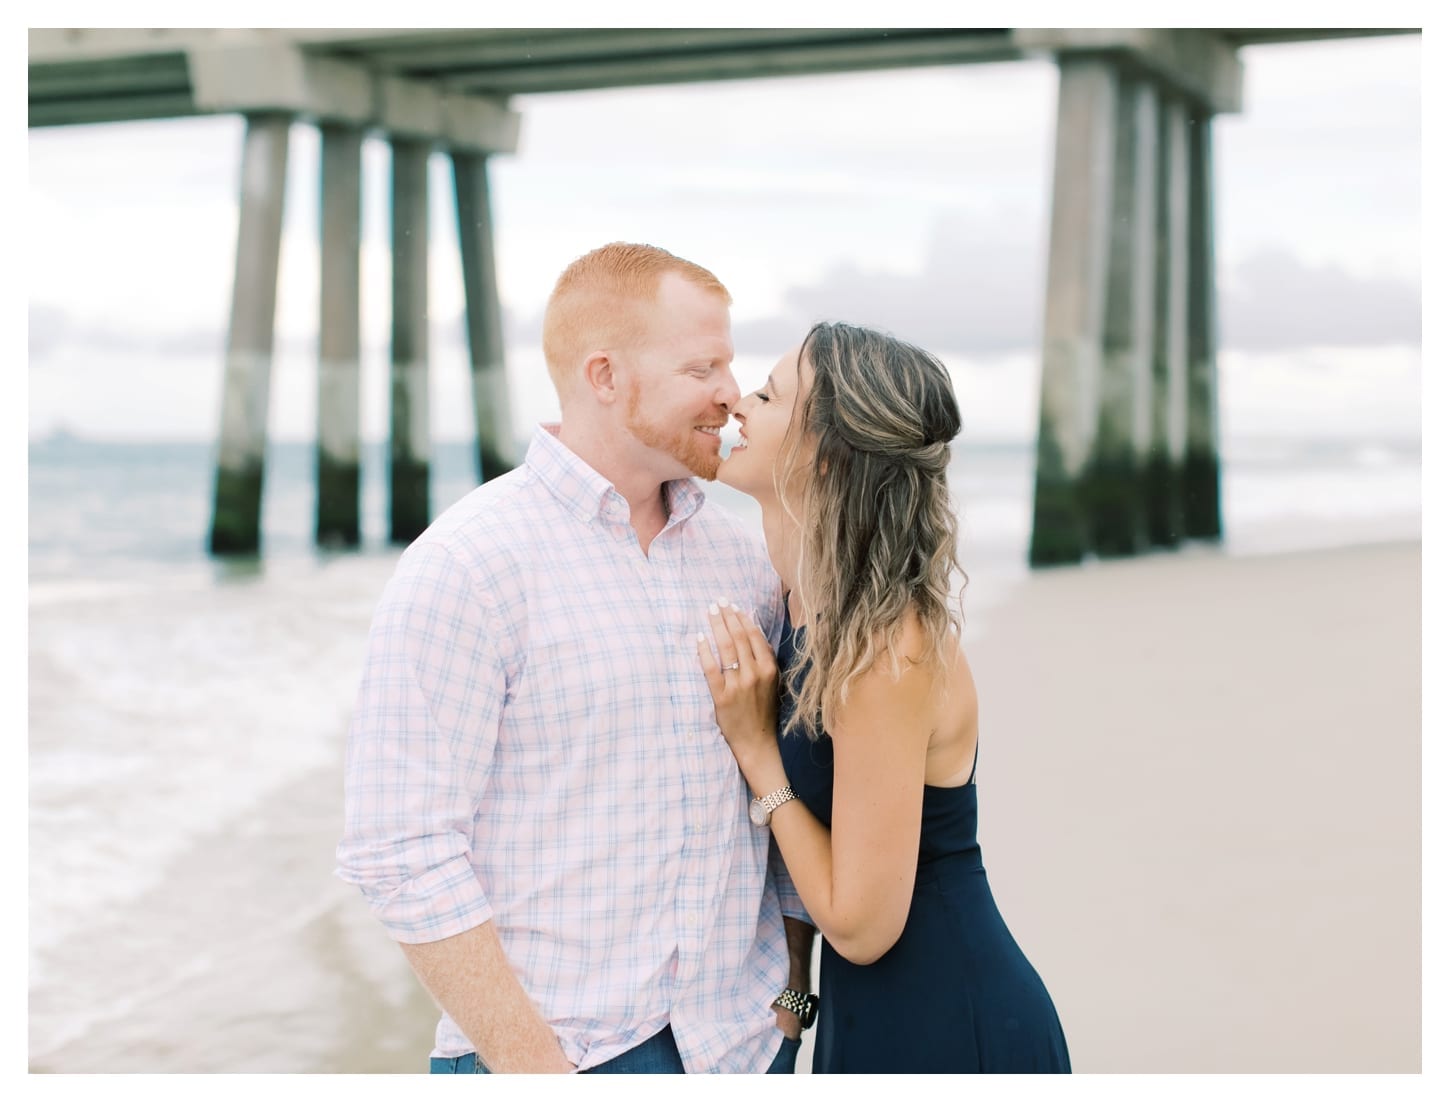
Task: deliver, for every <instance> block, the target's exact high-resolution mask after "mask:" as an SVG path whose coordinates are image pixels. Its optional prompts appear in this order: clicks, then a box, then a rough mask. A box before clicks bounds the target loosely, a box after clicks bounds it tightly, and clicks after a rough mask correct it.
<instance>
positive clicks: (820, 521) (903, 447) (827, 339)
mask: <svg viewBox="0 0 1450 1102" xmlns="http://www.w3.org/2000/svg"><path fill="white" fill-rule="evenodd" d="M735 416H736V418H737V419H738V420H739V422H740V436H741V440H740V444H739V445H738V446H737V447H736V448H734V449H733V450H732V451H731V453H730V455H729V457H728V458H727V459H726V460H725V461H724V463H722V464H721V467H720V470H719V474H718V477H719V479H720V481H721V482H724V483H725V484H726V485H729V486H732V487H734V488H736V489H738V490H742V491H744V492H745V493H748V494H750V495H751V496H752V497H754V498H755V499H756V500H757V501H758V502H759V503H760V506H761V511H762V518H763V522H764V526H765V536H766V543H767V545H768V547H769V550H770V556H771V559H772V560H773V562H774V564H775V568H776V571H777V572H778V573H779V574H780V577H781V580H782V583H783V585H784V588H785V591H786V607H787V610H788V612H789V619H788V622H787V627H786V632H785V637H784V639H783V640H782V643H781V647H780V651H779V653H778V654H774V653H772V651H771V648H770V645H769V643H768V642H767V640H766V639H765V637H764V636H763V635H762V634H761V632H760V629H759V628H758V627H756V626H755V624H754V623H753V621H752V620H751V619H750V618H749V616H748V615H746V614H744V613H742V612H741V611H740V610H739V609H737V608H735V607H733V606H726V607H719V608H717V606H713V605H712V606H711V611H710V624H711V630H712V632H713V636H714V638H713V641H712V640H708V639H706V637H705V636H704V635H701V636H700V640H699V648H700V663H701V667H702V669H703V670H704V672H705V677H706V680H707V681H708V682H709V685H710V691H711V693H712V694H713V695H714V698H715V709H716V715H717V718H718V720H719V724H720V730H721V731H722V732H723V733H724V735H725V738H726V740H727V741H728V742H729V744H730V749H731V751H732V752H733V753H734V754H735V758H736V761H737V762H738V763H739V765H740V769H741V772H742V773H743V774H744V777H745V780H746V782H747V783H748V785H749V786H750V789H751V791H752V792H753V793H754V795H755V797H756V799H755V800H754V801H753V805H752V809H751V811H752V815H751V817H752V819H753V820H754V821H756V822H757V823H762V821H764V822H765V823H768V825H769V829H770V830H771V831H772V832H773V833H774V835H775V840H776V843H777V844H778V845H779V847H780V851H781V854H782V856H783V857H784V858H785V862H786V866H787V867H788V868H789V870H790V873H791V876H792V878H793V879H794V881H795V885H796V888H797V890H798V891H799V892H800V895H801V899H802V900H803V901H804V903H805V906H806V909H807V910H808V911H809V912H810V914H811V917H812V919H813V921H814V922H815V924H816V926H817V928H819V930H820V931H821V935H822V938H823V941H824V946H823V948H822V956H821V991H820V1009H819V1016H818V1018H817V1022H818V1027H817V1028H818V1029H819V1031H820V1032H819V1035H818V1037H817V1039H816V1048H815V1066H814V1070H815V1071H816V1072H855V1071H860V1072H969V1071H980V1072H1028V1071H1040V1072H1066V1071H1068V1070H1069V1063H1068V1054H1067V1043H1066V1040H1065V1039H1064V1037H1063V1033H1062V1027H1061V1025H1060V1024H1059V1022H1058V1018H1057V1012H1056V1010H1055V1009H1054V1007H1053V1004H1052V999H1051V997H1050V996H1049V995H1048V993H1047V990H1046V988H1045V987H1044V986H1043V984H1042V981H1041V979H1040V978H1039V977H1038V975H1037V973H1036V972H1035V971H1034V970H1033V968H1032V965H1031V964H1030V963H1028V961H1027V958H1026V957H1025V956H1024V955H1023V954H1022V951H1021V949H1019V948H1018V946H1017V943H1016V942H1015V941H1014V940H1013V939H1012V935H1011V933H1009V932H1008V930H1007V927H1006V925H1005V924H1004V923H1003V921H1002V918H1001V915H1000V914H999V913H998V911H997V906H996V904H995V902H994V901H993V899H992V893H991V890H990V888H989V887H988V885H987V878H986V873H985V872H984V870H983V867H982V860H981V851H980V849H979V848H978V846H977V841H976V827H977V790H976V784H975V781H976V755H977V696H976V689H975V687H974V685H973V682H972V673H971V670H970V669H969V668H968V666H967V660H966V657H965V655H964V654H963V653H962V651H961V648H960V646H959V643H958V638H957V636H958V633H959V630H960V625H959V622H958V619H957V617H956V616H954V615H953V613H952V612H951V610H950V609H949V607H948V603H949V601H950V600H951V595H952V577H953V574H954V573H957V572H960V567H959V566H958V564H957V561H956V541H957V528H956V521H955V518H954V516H953V514H952V510H951V504H950V501H949V498H948V494H947V483H946V469H947V460H948V458H949V453H948V443H949V442H950V440H951V439H952V438H953V437H954V436H955V435H956V434H957V431H958V429H959V428H960V427H961V417H960V415H959V413H958V411H957V405H956V399H955V397H954V395H953V393H952V387H951V381H950V379H949V378H948V376H947V373H946V370H945V368H944V367H943V366H942V364H941V363H940V362H939V361H938V360H937V359H936V358H935V357H933V356H930V355H928V354H927V353H925V352H923V351H921V350H920V349H917V348H914V347H912V346H911V345H908V344H905V343H903V342H901V341H898V340H895V339H893V338H891V337H888V336H886V335H884V334H881V333H876V332H872V331H871V330H867V329H861V328H857V327H855V326H850V325H842V324H831V325H818V326H816V327H815V328H814V329H812V330H811V331H810V333H809V334H808V335H807V337H806V339H805V341H804V343H803V344H802V345H801V347H800V348H798V349H796V350H794V351H792V352H791V353H788V354H787V355H786V356H785V357H784V358H782V359H781V361H780V362H779V363H778V364H776V366H775V369H774V370H773V371H772V372H771V375H770V379H769V380H768V382H767V383H766V385H765V388H764V389H763V390H761V391H759V392H757V393H755V394H752V395H748V396H746V397H744V398H742V400H741V402H740V404H739V405H738V406H737V407H736V409H735ZM791 625H796V626H795V627H794V628H792V627H791ZM712 644H713V645H712ZM778 670H784V671H785V682H786V686H787V688H786V690H785V691H784V693H783V695H781V696H780V697H779V698H778V695H777V685H778V676H777V671H778ZM778 711H779V713H780V714H779V716H777V712H778Z"/></svg>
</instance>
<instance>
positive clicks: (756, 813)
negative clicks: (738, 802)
mask: <svg viewBox="0 0 1450 1102" xmlns="http://www.w3.org/2000/svg"><path fill="white" fill-rule="evenodd" d="M750 821H751V822H752V823H754V824H755V825H756V826H758V827H763V826H765V824H766V823H768V822H770V812H768V811H766V810H765V805H764V804H762V803H761V802H760V801H759V800H751V801H750Z"/></svg>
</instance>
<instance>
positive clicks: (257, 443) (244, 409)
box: [208, 114, 292, 555]
mask: <svg viewBox="0 0 1450 1102" xmlns="http://www.w3.org/2000/svg"><path fill="white" fill-rule="evenodd" d="M291 122H292V120H291V117H290V116H288V115H282V114H258V115H249V116H248V117H247V131H246V137H245V138H244V144H243V148H242V179H241V203H240V208H241V210H240V217H239V219H238V227H237V267H236V279H235V282H234V283H233V285H232V313H231V323H230V325H229V327H228V330H227V360H226V370H225V375H224V378H223V383H222V409H221V431H220V434H219V436H218V445H217V469H216V486H215V496H214V498H213V506H212V523H211V535H210V539H209V541H208V543H209V548H210V550H211V552H212V554H215V555H232V554H244V555H251V554H256V553H257V552H258V551H259V550H260V549H261V510H262V478H263V471H264V468H265V462H266V452H267V410H268V399H269V391H270V387H271V377H272V346H273V333H274V326H275V321H276V312H277V265H278V260H279V258H280V256H281V249H282V211H283V203H284V198H285V191H286V183H287V139H288V134H289V129H290V127H291Z"/></svg>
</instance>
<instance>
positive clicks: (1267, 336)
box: [1219, 249, 1420, 351]
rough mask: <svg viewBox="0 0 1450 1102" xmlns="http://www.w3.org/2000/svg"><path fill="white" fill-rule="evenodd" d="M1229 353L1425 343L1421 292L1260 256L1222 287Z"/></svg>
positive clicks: (1288, 258)
mask: <svg viewBox="0 0 1450 1102" xmlns="http://www.w3.org/2000/svg"><path fill="white" fill-rule="evenodd" d="M1219 316H1220V318H1221V330H1220V335H1221V343H1222V344H1223V346H1224V347H1225V348H1240V349H1245V350H1255V351H1282V350H1285V349H1291V348H1307V347H1363V346H1367V345H1397V344H1412V345H1418V344H1419V343H1420V289H1419V288H1418V287H1416V286H1414V285H1412V284H1410V283H1407V282H1405V281H1403V280H1397V279H1390V278H1383V277H1366V276H1356V275H1353V274H1351V273H1349V272H1346V271H1345V270H1344V269H1342V268H1339V267H1335V266H1332V265H1319V266H1313V265H1310V264H1306V263H1305V262H1303V261H1301V260H1299V259H1298V258H1297V257H1294V256H1293V255H1291V254H1290V253H1288V252H1286V251H1283V250H1277V249H1271V250H1263V251H1260V252H1257V253H1254V254H1253V255H1251V256H1250V257H1248V258H1247V259H1245V260H1244V261H1243V262H1241V263H1240V264H1239V265H1238V266H1237V267H1236V268H1234V270H1233V271H1232V272H1230V273H1227V274H1226V275H1225V276H1223V277H1221V280H1220V284H1219Z"/></svg>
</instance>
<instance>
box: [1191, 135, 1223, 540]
mask: <svg viewBox="0 0 1450 1102" xmlns="http://www.w3.org/2000/svg"><path fill="white" fill-rule="evenodd" d="M1188 124H1189V125H1188V135H1189V140H1188V455H1187V457H1186V459H1185V460H1184V465H1183V521H1184V528H1185V532H1186V534H1187V535H1188V536H1189V537H1190V538H1191V539H1210V540H1217V539H1221V538H1222V537H1223V516H1222V508H1221V504H1220V499H1219V463H1218V302H1217V291H1216V280H1215V271H1214V248H1213V127H1212V115H1210V114H1209V112H1207V111H1205V110H1192V111H1190V114H1189V118H1188Z"/></svg>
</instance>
